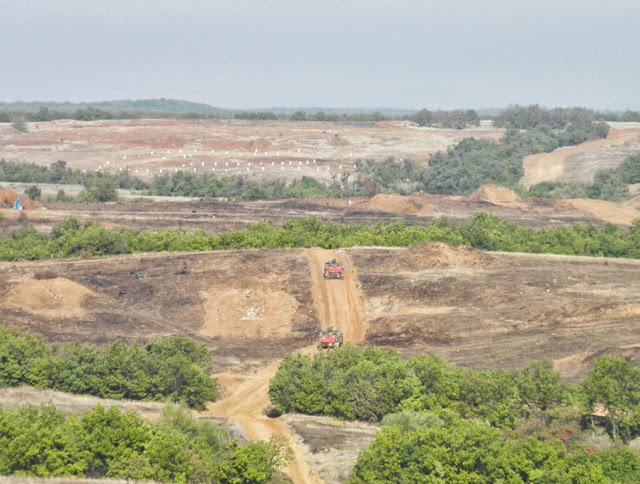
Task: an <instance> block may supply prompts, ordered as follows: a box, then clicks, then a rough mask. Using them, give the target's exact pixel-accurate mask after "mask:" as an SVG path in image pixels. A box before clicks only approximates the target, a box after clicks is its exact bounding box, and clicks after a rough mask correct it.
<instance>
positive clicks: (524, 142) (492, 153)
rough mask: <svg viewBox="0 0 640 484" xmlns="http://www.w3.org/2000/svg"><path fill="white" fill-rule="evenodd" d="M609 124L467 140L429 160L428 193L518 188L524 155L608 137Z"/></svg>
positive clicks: (538, 129)
mask: <svg viewBox="0 0 640 484" xmlns="http://www.w3.org/2000/svg"><path fill="white" fill-rule="evenodd" d="M608 132H609V126H608V125H607V124H606V123H593V122H587V123H582V124H572V125H570V126H569V128H568V129H566V130H564V131H561V132H559V133H557V132H554V131H553V130H552V129H551V128H549V127H548V126H544V125H540V126H536V127H535V128H531V129H529V130H527V131H516V130H509V131H507V133H506V134H505V137H504V138H503V139H502V141H501V142H500V143H493V142H491V141H485V140H477V139H474V138H467V139H464V140H462V141H461V142H460V143H458V144H457V145H455V146H453V147H451V148H449V150H447V152H446V153H445V152H439V153H436V154H435V155H433V156H432V157H431V159H430V160H429V168H428V169H427V170H425V172H424V175H423V177H422V180H421V182H422V185H423V187H424V188H423V189H424V190H425V191H427V192H429V193H447V194H456V195H459V194H467V193H470V192H472V191H473V190H475V189H477V188H479V187H481V186H482V185H486V184H497V185H503V186H510V187H515V186H516V185H517V184H518V182H519V180H520V178H522V175H523V170H522V160H523V159H524V157H525V156H528V155H532V154H536V153H547V152H550V151H553V150H555V149H556V148H558V147H560V146H566V145H572V144H576V143H582V142H583V141H586V140H588V139H596V138H602V137H606V136H607V133H608Z"/></svg>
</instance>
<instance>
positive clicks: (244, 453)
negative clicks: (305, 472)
mask: <svg viewBox="0 0 640 484" xmlns="http://www.w3.org/2000/svg"><path fill="white" fill-rule="evenodd" d="M283 456H285V457H286V453H283V448H282V446H280V445H278V444H276V443H250V444H246V445H240V444H239V443H238V442H235V441H233V440H232V439H231V438H230V436H229V434H228V433H227V431H226V430H224V429H223V428H221V427H219V426H217V425H214V424H212V423H210V422H204V421H198V420H196V419H194V418H193V417H191V416H190V415H189V414H188V412H186V411H184V410H180V409H175V408H172V407H168V408H167V409H166V410H165V411H164V413H163V415H162V417H161V418H160V419H159V420H157V421H154V422H149V421H146V420H143V419H142V418H141V417H140V416H138V414H137V413H135V411H130V412H122V411H120V410H119V409H118V408H117V407H110V408H108V409H105V408H103V407H102V406H101V405H98V406H96V407H95V408H94V409H92V410H90V411H87V412H85V413H84V414H83V415H81V416H79V415H76V414H70V415H65V414H64V413H62V412H60V411H58V410H56V409H55V408H54V407H51V406H47V407H43V408H42V409H40V410H38V409H36V408H33V407H22V408H18V409H14V410H10V409H2V408H0V475H13V474H16V475H23V476H24V475H27V476H37V477H50V476H56V477H58V476H69V477H90V478H94V479H101V478H113V479H123V480H127V481H130V480H131V481H134V480H140V481H150V480H153V481H159V482H177V483H203V482H220V483H243V482H251V483H264V482H274V481H273V480H272V479H273V478H274V477H276V476H278V475H279V474H280V472H279V471H277V470H276V469H277V467H278V466H279V465H280V464H281V463H282V461H283ZM280 482H284V481H282V480H281V481H280Z"/></svg>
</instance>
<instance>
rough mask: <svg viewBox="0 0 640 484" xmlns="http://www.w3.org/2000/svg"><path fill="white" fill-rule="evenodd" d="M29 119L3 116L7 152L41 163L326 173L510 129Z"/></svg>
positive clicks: (0, 148) (274, 174) (424, 155)
mask: <svg viewBox="0 0 640 484" xmlns="http://www.w3.org/2000/svg"><path fill="white" fill-rule="evenodd" d="M28 127H29V133H21V132H19V131H16V130H15V129H13V128H12V127H11V125H9V124H8V123H7V124H0V158H5V159H7V160H21V161H28V162H33V163H36V164H40V165H50V164H51V163H54V162H56V161H58V160H65V161H67V162H68V166H70V167H72V168H77V169H81V170H87V171H93V170H97V169H98V168H99V167H101V169H102V170H105V171H110V172H112V173H113V172H116V171H118V170H120V169H122V170H130V171H131V173H132V174H135V175H138V176H140V177H148V176H152V175H154V174H158V173H160V170H163V173H167V172H173V171H174V170H176V169H180V170H187V171H190V172H196V173H202V172H208V173H216V174H224V175H232V174H242V175H250V176H257V177H266V178H288V179H291V178H299V177H300V176H302V175H307V176H313V177H314V178H318V179H323V180H325V181H326V180H331V173H343V172H347V171H353V163H354V162H355V160H356V159H369V158H371V159H376V160H381V159H384V158H386V157H387V156H395V157H396V159H402V158H405V157H407V158H410V159H412V160H415V161H418V162H422V161H426V160H427V159H428V157H429V156H430V155H431V154H433V153H435V152H436V151H440V150H446V149H447V147H448V146H451V145H453V144H455V143H457V142H459V141H460V140H462V139H463V138H466V137H470V136H474V137H476V138H483V139H491V140H496V141H497V140H498V139H499V138H500V137H501V136H502V130H500V129H496V128H493V127H491V126H487V125H483V126H480V127H477V128H468V129H462V130H455V129H435V128H420V127H416V126H414V125H413V124H412V123H407V122H403V121H385V122H379V123H330V122H309V121H305V122H294V121H240V120H220V121H218V120H200V121H198V120H195V121H189V120H128V121H86V122H85V121H54V122H48V123H29V126H28ZM107 163H108V164H107ZM214 170H215V171H214Z"/></svg>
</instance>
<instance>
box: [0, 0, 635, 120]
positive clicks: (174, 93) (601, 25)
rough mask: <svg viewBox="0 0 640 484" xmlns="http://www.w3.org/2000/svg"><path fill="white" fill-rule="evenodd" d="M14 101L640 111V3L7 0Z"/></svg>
mask: <svg viewBox="0 0 640 484" xmlns="http://www.w3.org/2000/svg"><path fill="white" fill-rule="evenodd" d="M0 62H1V64H0V65H1V67H2V70H1V73H0V101H16V100H24V101H33V100H45V101H48V100H51V101H99V100H110V99H142V98H152V97H165V98H178V99H186V100H190V101H199V102H206V103H209V104H212V105H214V106H222V107H234V108H250V107H269V106H326V107H382V106H389V107H404V108H420V107H425V106H426V107H429V108H438V107H440V108H445V109H446V108H455V107H489V106H505V105H507V104H509V103H520V104H530V103H540V104H543V105H546V106H572V105H581V106H593V107H606V106H610V107H626V106H631V107H636V108H637V107H638V106H640V96H639V94H638V93H639V91H638V87H639V86H640V82H639V81H640V1H639V0H607V1H605V0H535V1H533V0H440V1H431V0H395V1H383V0H317V1H311V0H211V1H205V0H176V1H170V0H84V1H83V0H0Z"/></svg>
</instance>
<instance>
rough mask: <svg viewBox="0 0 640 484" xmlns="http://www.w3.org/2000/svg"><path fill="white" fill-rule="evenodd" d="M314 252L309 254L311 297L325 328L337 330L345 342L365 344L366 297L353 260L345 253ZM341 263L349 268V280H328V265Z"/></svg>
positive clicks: (346, 274)
mask: <svg viewBox="0 0 640 484" xmlns="http://www.w3.org/2000/svg"><path fill="white" fill-rule="evenodd" d="M338 252H340V253H336V251H335V250H323V249H313V250H310V251H308V252H307V258H308V259H309V268H310V270H311V296H312V299H313V306H314V307H315V309H316V312H317V314H318V317H319V318H320V323H321V325H322V327H323V328H327V327H329V326H333V327H334V328H337V329H339V330H340V331H342V332H343V333H344V340H345V341H348V342H349V343H353V344H357V343H360V342H362V341H363V340H364V335H365V326H364V297H363V296H362V293H361V291H360V288H359V287H358V276H357V272H356V268H355V266H354V264H353V262H352V261H351V258H350V257H349V256H348V255H347V253H346V252H344V251H338ZM331 259H337V260H338V262H342V263H343V264H344V266H345V278H344V279H343V280H339V279H327V280H326V279H324V277H323V272H324V263H325V262H326V261H328V260H331Z"/></svg>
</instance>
